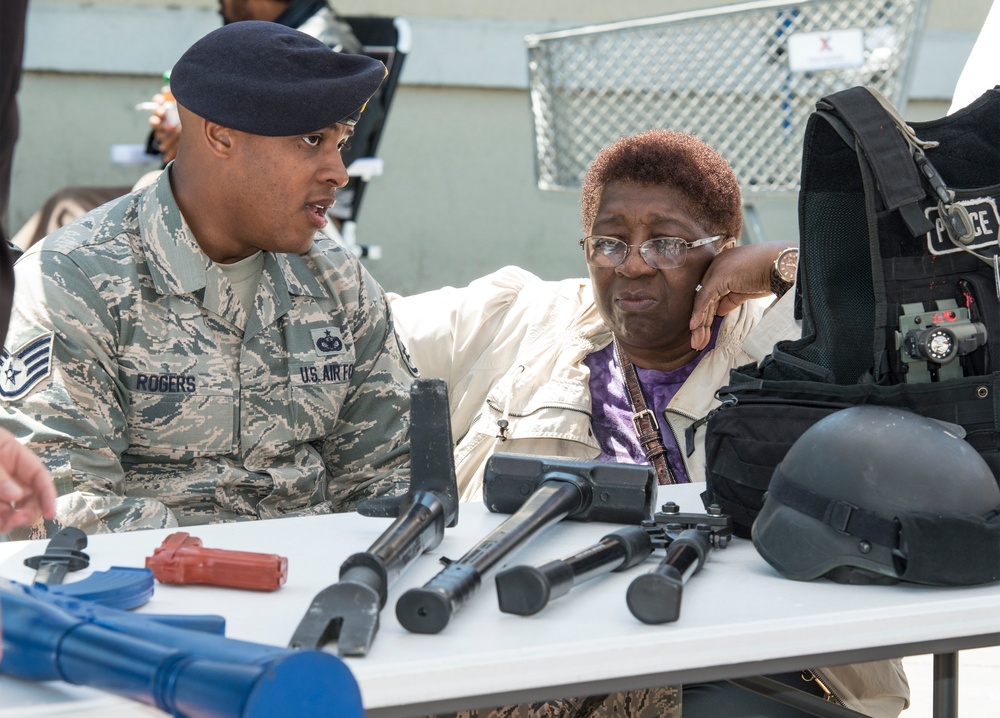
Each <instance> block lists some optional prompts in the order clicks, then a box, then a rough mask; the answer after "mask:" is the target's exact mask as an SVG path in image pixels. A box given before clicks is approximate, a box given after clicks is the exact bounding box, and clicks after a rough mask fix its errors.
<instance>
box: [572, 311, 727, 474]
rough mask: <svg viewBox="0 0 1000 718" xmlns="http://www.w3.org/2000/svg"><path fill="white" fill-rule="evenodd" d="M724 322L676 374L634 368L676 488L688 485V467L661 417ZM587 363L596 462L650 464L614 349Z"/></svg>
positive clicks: (597, 354) (718, 320)
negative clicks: (705, 345)
mask: <svg viewBox="0 0 1000 718" xmlns="http://www.w3.org/2000/svg"><path fill="white" fill-rule="evenodd" d="M721 323H722V320H721V318H716V320H715V323H714V324H713V325H712V338H711V339H710V340H709V343H708V346H707V347H705V349H704V350H703V351H701V352H699V353H698V356H696V357H695V358H694V360H693V361H691V362H688V363H687V364H685V365H684V366H682V367H680V368H679V369H674V370H673V371H657V370H655V369H640V368H639V367H636V368H635V372H636V375H637V376H638V377H639V384H640V385H641V386H642V395H643V397H644V398H645V399H646V406H647V407H648V408H649V409H651V410H652V411H653V414H654V415H655V416H656V422H657V424H659V426H660V436H661V437H662V438H663V445H664V447H666V449H667V460H668V462H669V464H670V470H671V471H672V472H673V474H674V477H675V478H676V479H677V482H678V483H681V484H686V483H688V482H689V481H690V479H689V478H688V475H687V471H686V470H685V468H684V459H683V457H682V456H681V449H680V447H679V446H678V443H677V437H675V436H674V434H673V431H671V429H670V427H669V426H668V425H667V422H666V420H665V419H664V418H663V412H664V410H665V409H666V408H667V405H668V404H669V403H670V400H671V399H673V398H674V395H675V394H676V393H677V392H678V390H679V389H680V388H681V385H682V384H683V383H684V382H685V381H687V378H688V377H689V376H691V372H692V371H694V368H695V367H696V366H697V365H698V362H699V361H701V358H702V357H703V356H705V352H707V351H708V350H709V349H711V348H712V347H714V346H715V340H716V337H717V336H718V333H719V326H720V324H721ZM584 364H586V365H587V367H588V368H589V369H590V397H591V402H592V404H593V412H594V418H593V428H594V437H595V438H596V439H597V443H598V445H599V446H600V447H601V453H600V455H599V456H598V457H597V461H616V462H619V463H624V464H648V463H649V459H648V458H646V454H645V452H644V451H643V450H642V446H641V445H640V444H639V437H638V436H637V435H636V433H635V426H634V425H633V424H632V407H631V405H630V404H629V400H628V390H627V389H626V388H625V377H624V376H623V375H622V370H621V367H620V366H619V365H618V358H617V357H616V356H615V347H614V344H608V346H606V347H604V348H603V349H601V350H600V351H597V352H594V353H593V354H590V355H589V356H587V358H586V359H584Z"/></svg>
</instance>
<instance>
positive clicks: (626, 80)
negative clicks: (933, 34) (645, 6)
mask: <svg viewBox="0 0 1000 718" xmlns="http://www.w3.org/2000/svg"><path fill="white" fill-rule="evenodd" d="M927 2H928V0H803V2H798V3H789V2H773V1H771V2H752V3H744V4H739V5H729V6H726V7H720V8H715V9H710V10H703V11H695V12H684V13H675V14H672V15H664V16H661V17H655V18H648V19H643V20H635V21H629V22H620V23H613V24H607V25H599V26H592V27H586V28H581V29H579V30H567V31H562V32H553V33H547V34H543V35H529V36H528V37H526V38H525V42H526V43H527V46H528V65H529V74H530V90H531V106H532V112H533V115H534V125H535V149H536V172H537V178H538V186H539V187H540V188H542V189H579V188H580V186H581V185H582V183H583V178H584V175H585V174H586V172H587V167H588V166H589V164H590V162H591V161H592V160H593V158H594V156H595V155H596V154H597V153H598V152H599V151H600V150H601V149H602V148H604V147H606V146H607V145H609V144H611V143H612V142H614V141H615V140H617V139H618V138H620V137H623V136H625V135H631V134H635V133H638V132H643V131H645V130H648V129H650V128H653V127H664V128H667V129H672V130H681V131H684V132H689V133H692V134H695V135H697V136H698V137H700V138H701V139H703V140H704V141H705V142H707V143H708V144H710V145H711V146H713V147H714V148H716V149H717V150H718V151H719V152H720V153H721V154H722V155H723V156H724V157H726V159H728V160H729V162H730V163H731V164H732V165H733V168H734V169H735V171H736V175H737V177H739V178H740V182H741V184H742V189H743V192H744V195H745V201H746V202H747V203H750V201H751V198H750V197H746V195H752V194H753V193H760V192H768V193H779V192H795V191H798V188H799V171H800V165H801V158H802V138H803V136H804V132H805V125H806V120H807V119H808V117H809V115H810V113H811V112H812V111H813V110H814V109H815V105H816V101H817V100H819V99H820V98H821V97H823V96H824V95H827V94H829V93H831V92H836V91H838V90H842V89H846V88H848V87H854V86H856V85H871V86H874V87H876V88H877V89H878V90H879V91H880V92H881V93H882V94H883V95H885V97H886V98H888V99H889V100H890V101H891V102H892V103H893V104H894V105H896V106H897V107H899V108H901V109H902V107H903V105H904V103H905V99H906V93H907V90H908V85H909V79H910V77H909V74H910V67H911V64H912V58H913V56H914V55H915V52H914V48H915V46H916V41H917V37H918V34H919V32H920V30H921V28H922V26H923V21H924V15H925V13H926V6H927Z"/></svg>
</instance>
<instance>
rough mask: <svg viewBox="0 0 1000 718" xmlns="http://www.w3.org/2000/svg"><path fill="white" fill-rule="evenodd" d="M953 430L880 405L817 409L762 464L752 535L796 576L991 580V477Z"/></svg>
mask: <svg viewBox="0 0 1000 718" xmlns="http://www.w3.org/2000/svg"><path fill="white" fill-rule="evenodd" d="M964 433H965V432H964V431H963V430H962V428H961V427H959V426H955V425H950V424H945V423H942V422H937V421H934V420H932V419H927V418H925V417H922V416H920V415H918V414H914V413H911V412H908V411H903V410H900V409H893V408H889V407H882V406H857V407H852V408H850V409H844V410H842V411H838V412H835V413H834V414H831V415H829V416H828V417H826V418H824V419H822V420H821V421H819V422H817V423H816V424H814V425H813V426H812V427H810V428H809V429H808V430H807V431H806V432H805V433H804V434H802V436H801V437H799V439H798V440H797V441H796V442H795V443H794V444H793V445H792V448H791V449H789V451H788V453H787V454H786V455H785V458H784V460H783V461H782V462H781V464H779V465H778V467H777V468H776V469H775V470H774V476H773V478H772V479H771V484H770V486H769V488H768V492H767V496H766V498H765V500H764V507H763V508H762V509H761V512H760V515H759V516H758V517H757V520H756V521H755V522H754V524H753V528H752V530H751V535H752V537H753V543H754V546H756V547H757V551H758V552H759V553H760V555H761V556H763V557H764V559H765V560H766V561H767V562H768V563H769V564H771V565H772V566H774V568H776V569H777V570H778V571H779V572H781V573H782V574H783V575H785V576H787V577H788V578H793V579H797V580H801V581H809V580H812V579H815V578H819V577H820V576H826V577H827V578H830V579H833V580H835V581H838V582H841V583H896V582H897V581H910V582H913V583H924V584H932V585H941V586H965V585H974V584H980V583H989V582H991V581H997V580H1000V486H998V485H997V479H995V478H994V476H993V473H992V472H991V471H990V468H989V466H987V464H986V462H985V461H984V460H983V458H982V457H981V456H980V455H979V453H978V452H977V451H976V450H975V449H973V448H972V446H971V445H969V444H968V442H966V441H965V440H964V438H963V437H964Z"/></svg>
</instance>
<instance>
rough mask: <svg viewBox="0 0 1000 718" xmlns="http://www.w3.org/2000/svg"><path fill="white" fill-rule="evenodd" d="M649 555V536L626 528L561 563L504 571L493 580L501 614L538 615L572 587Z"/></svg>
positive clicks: (644, 531)
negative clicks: (550, 602)
mask: <svg viewBox="0 0 1000 718" xmlns="http://www.w3.org/2000/svg"><path fill="white" fill-rule="evenodd" d="M652 551H653V543H652V540H651V539H650V536H649V533H648V532H647V531H646V530H645V529H644V528H642V527H640V526H628V527H626V528H623V529H621V530H619V531H615V532H614V533H611V534H608V535H607V536H605V537H603V538H602V539H601V540H600V541H599V542H598V543H596V544H594V545H593V546H590V547H588V548H586V549H584V550H583V551H580V552H579V553H576V554H573V555H572V556H568V557H566V558H563V559H561V560H555V561H549V562H548V563H544V564H540V565H538V566H526V565H522V566H514V567H513V568H509V569H506V570H505V571H501V572H500V573H498V574H497V577H496V584H497V598H498V599H499V601H500V610H501V611H503V612H504V613H514V614H517V615H519V616H530V615H532V614H535V613H538V612H539V611H541V610H542V609H543V608H545V606H546V605H547V604H548V602H549V601H550V600H552V599H554V598H559V597H560V596H563V595H565V594H567V593H569V590H570V589H571V588H573V586H576V585H578V584H581V583H583V582H584V581H589V580H590V579H592V578H596V577H597V576H601V575H603V574H606V573H611V572H613V571H624V570H625V569H627V568H631V567H632V566H635V565H637V564H639V563H642V562H643V561H644V560H645V559H646V557H647V556H649V554H650V553H652Z"/></svg>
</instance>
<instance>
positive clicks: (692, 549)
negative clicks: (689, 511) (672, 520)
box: [625, 528, 712, 624]
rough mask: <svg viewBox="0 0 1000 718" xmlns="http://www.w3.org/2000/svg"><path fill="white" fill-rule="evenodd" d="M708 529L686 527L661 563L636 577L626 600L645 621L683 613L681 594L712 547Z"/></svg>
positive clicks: (665, 620) (663, 620) (672, 618)
mask: <svg viewBox="0 0 1000 718" xmlns="http://www.w3.org/2000/svg"><path fill="white" fill-rule="evenodd" d="M710 534H711V532H710V531H709V530H706V529H700V528H694V529H685V530H684V531H681V533H680V534H679V535H678V536H677V538H675V539H674V540H673V542H672V543H671V544H670V549H669V550H668V551H667V557H666V558H665V559H663V561H662V562H661V563H660V565H659V566H657V567H656V568H654V569H653V570H652V571H650V572H649V573H647V574H645V575H644V576H639V577H638V578H636V579H635V580H634V581H632V583H631V584H630V585H629V587H628V592H627V593H626V594H625V601H626V603H627V604H628V609H629V611H631V612H632V615H633V616H635V617H636V618H638V619H639V620H640V621H642V622H643V623H654V624H655V623H669V622H671V621H676V620H677V619H678V618H679V617H680V615H681V594H682V591H683V589H684V584H685V583H686V582H687V580H688V579H689V578H690V577H691V576H693V575H694V574H696V573H698V571H699V570H701V567H702V566H703V565H704V564H705V559H706V558H707V557H708V552H709V551H710V550H711V548H712V544H711V540H710V538H709V536H710Z"/></svg>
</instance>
